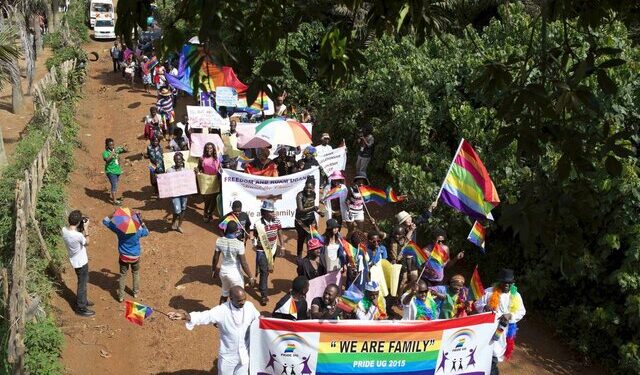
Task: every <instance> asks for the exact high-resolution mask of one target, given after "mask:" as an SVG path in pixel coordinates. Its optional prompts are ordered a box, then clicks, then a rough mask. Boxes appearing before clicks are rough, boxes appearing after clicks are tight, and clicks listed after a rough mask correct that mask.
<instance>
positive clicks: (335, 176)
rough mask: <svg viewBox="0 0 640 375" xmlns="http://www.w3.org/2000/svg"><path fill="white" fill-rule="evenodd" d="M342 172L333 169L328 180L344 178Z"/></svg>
mask: <svg viewBox="0 0 640 375" xmlns="http://www.w3.org/2000/svg"><path fill="white" fill-rule="evenodd" d="M344 179H345V178H344V174H343V173H342V171H341V170H335V171H333V173H331V174H330V175H329V180H344Z"/></svg>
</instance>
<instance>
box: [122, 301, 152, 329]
mask: <svg viewBox="0 0 640 375" xmlns="http://www.w3.org/2000/svg"><path fill="white" fill-rule="evenodd" d="M152 312H153V309H152V308H151V307H149V306H145V305H143V304H140V303H137V302H133V301H124V317H125V318H127V320H128V321H130V322H131V323H135V324H137V325H139V326H141V325H142V322H144V320H145V319H146V318H148V317H149V315H151V313H152Z"/></svg>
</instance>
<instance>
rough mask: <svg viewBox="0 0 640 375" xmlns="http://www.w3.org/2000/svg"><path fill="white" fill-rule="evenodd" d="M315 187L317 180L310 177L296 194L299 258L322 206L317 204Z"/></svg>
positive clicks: (297, 252) (297, 251) (297, 253)
mask: <svg viewBox="0 0 640 375" xmlns="http://www.w3.org/2000/svg"><path fill="white" fill-rule="evenodd" d="M315 187H316V184H315V181H314V180H313V179H311V178H309V179H307V182H305V184H304V189H302V191H300V192H298V194H297V195H296V216H295V228H296V232H297V234H298V238H297V242H296V258H297V259H298V260H300V259H301V258H302V249H303V247H304V243H305V242H307V241H308V240H309V238H310V236H309V234H310V233H309V232H310V228H311V226H312V225H313V226H315V225H317V223H316V212H319V210H320V208H319V207H318V206H316V192H315Z"/></svg>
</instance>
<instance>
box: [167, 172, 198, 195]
mask: <svg viewBox="0 0 640 375" xmlns="http://www.w3.org/2000/svg"><path fill="white" fill-rule="evenodd" d="M197 192H198V186H197V185H196V174H195V172H194V171H192V170H183V171H180V172H168V173H162V174H159V175H158V193H159V194H158V196H159V197H160V198H173V197H181V196H184V195H191V194H196V193H197Z"/></svg>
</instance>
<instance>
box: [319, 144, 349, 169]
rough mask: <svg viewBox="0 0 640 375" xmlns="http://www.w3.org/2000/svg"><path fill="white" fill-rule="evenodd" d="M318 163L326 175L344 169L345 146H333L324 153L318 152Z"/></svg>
mask: <svg viewBox="0 0 640 375" xmlns="http://www.w3.org/2000/svg"><path fill="white" fill-rule="evenodd" d="M316 160H318V164H320V167H322V169H323V170H324V173H325V174H326V175H327V176H330V175H331V173H333V172H334V171H344V170H345V168H346V166H347V149H346V148H345V147H338V148H334V149H333V150H331V151H329V152H325V153H322V154H321V153H318V156H317V157H316Z"/></svg>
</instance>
